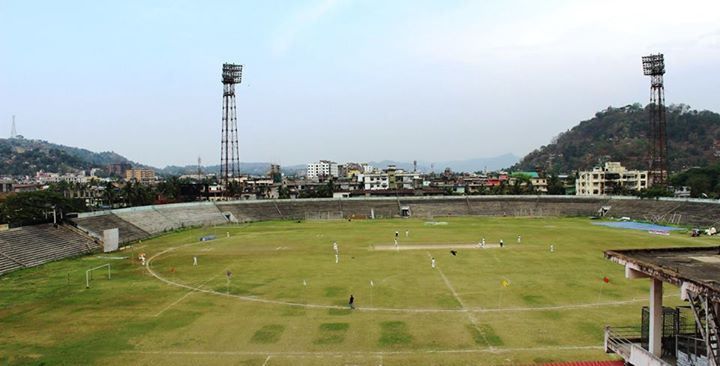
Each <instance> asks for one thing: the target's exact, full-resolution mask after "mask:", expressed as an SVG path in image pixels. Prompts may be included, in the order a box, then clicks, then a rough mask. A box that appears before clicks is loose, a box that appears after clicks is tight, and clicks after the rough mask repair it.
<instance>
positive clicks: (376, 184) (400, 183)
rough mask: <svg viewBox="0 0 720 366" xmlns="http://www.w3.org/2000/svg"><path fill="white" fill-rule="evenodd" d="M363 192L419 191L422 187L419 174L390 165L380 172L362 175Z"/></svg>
mask: <svg viewBox="0 0 720 366" xmlns="http://www.w3.org/2000/svg"><path fill="white" fill-rule="evenodd" d="M360 177H361V178H362V179H361V180H362V183H363V187H364V190H366V191H374V190H385V189H392V190H397V189H410V190H412V189H419V188H422V187H423V179H422V177H421V176H420V174H419V173H407V172H405V171H403V170H401V169H397V168H396V167H395V166H394V165H390V166H388V167H387V169H385V170H384V171H381V172H376V173H368V174H362V175H360V176H358V178H360Z"/></svg>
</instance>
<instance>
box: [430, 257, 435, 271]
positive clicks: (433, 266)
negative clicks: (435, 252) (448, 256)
mask: <svg viewBox="0 0 720 366" xmlns="http://www.w3.org/2000/svg"><path fill="white" fill-rule="evenodd" d="M430 265H431V266H432V268H433V269H435V257H433V258H432V260H431V261H430Z"/></svg>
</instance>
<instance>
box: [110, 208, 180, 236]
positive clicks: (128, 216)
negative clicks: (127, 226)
mask: <svg viewBox="0 0 720 366" xmlns="http://www.w3.org/2000/svg"><path fill="white" fill-rule="evenodd" d="M112 212H113V213H114V214H115V215H117V216H118V217H119V218H121V219H123V220H125V221H127V222H129V223H131V224H133V225H135V226H137V227H139V228H140V229H142V230H143V231H145V232H147V233H149V234H159V233H162V232H165V231H170V230H173V229H175V228H176V227H177V226H178V225H177V224H176V223H174V222H172V221H170V220H169V219H168V218H167V217H165V216H164V215H162V214H161V213H159V212H157V211H156V210H155V207H154V206H144V207H131V208H121V209H119V210H113V211H112Z"/></svg>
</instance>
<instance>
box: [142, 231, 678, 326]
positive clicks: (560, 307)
mask: <svg viewBox="0 0 720 366" xmlns="http://www.w3.org/2000/svg"><path fill="white" fill-rule="evenodd" d="M197 244H198V243H187V244H184V245H181V246H178V247H173V248H168V249H165V250H163V251H161V252H159V253H156V254H154V255H153V256H152V257H150V259H148V261H147V266H146V267H145V269H146V270H147V271H148V274H149V275H151V276H153V277H155V278H157V279H158V280H160V281H161V282H164V283H165V284H167V285H171V286H176V287H180V288H185V289H188V290H194V291H196V292H202V293H206V294H211V295H216V296H223V297H229V298H235V299H239V300H242V301H249V302H256V303H262V304H273V305H281V306H294V307H302V308H306V309H340V310H345V309H347V306H339V305H320V304H303V303H296V302H290V301H280V300H268V299H263V298H257V297H251V296H242V295H234V294H228V293H225V292H217V291H213V290H207V289H202V288H199V287H193V286H190V285H186V284H182V283H178V282H174V281H171V280H169V279H167V278H164V277H160V275H158V274H157V273H156V272H155V271H154V270H153V269H152V266H151V264H152V262H153V260H154V259H156V258H157V257H159V256H161V255H163V254H165V253H168V252H170V251H173V250H175V249H178V248H181V247H185V246H190V245H197ZM672 296H675V297H677V296H679V295H672ZM672 296H671V297H672ZM645 301H648V300H647V299H633V300H620V301H606V302H594V303H585V304H570V305H552V306H538V307H517V308H495V309H488V308H468V309H432V308H374V307H370V308H357V309H356V310H355V311H377V312H389V313H414V314H420V313H426V314H437V313H463V312H467V311H472V312H476V313H495V312H525V311H548V310H564V309H584V308H593V307H603V306H619V305H627V304H633V303H638V302H645Z"/></svg>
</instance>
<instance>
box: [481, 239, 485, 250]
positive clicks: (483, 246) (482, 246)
mask: <svg viewBox="0 0 720 366" xmlns="http://www.w3.org/2000/svg"><path fill="white" fill-rule="evenodd" d="M480 248H485V238H482V240H481V241H480Z"/></svg>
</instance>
